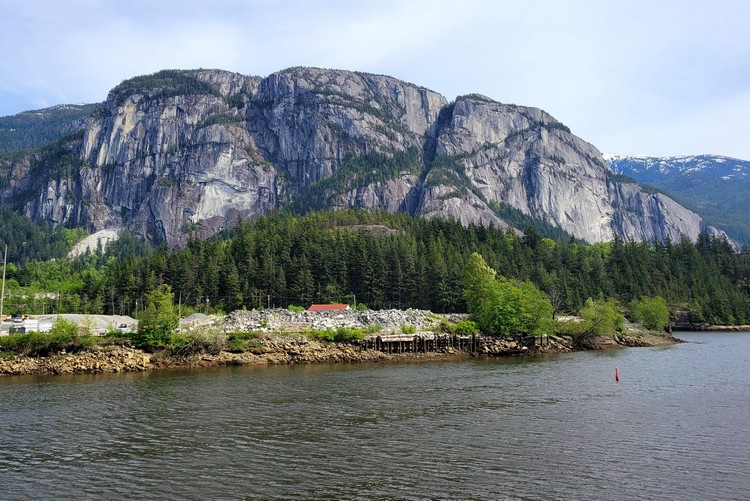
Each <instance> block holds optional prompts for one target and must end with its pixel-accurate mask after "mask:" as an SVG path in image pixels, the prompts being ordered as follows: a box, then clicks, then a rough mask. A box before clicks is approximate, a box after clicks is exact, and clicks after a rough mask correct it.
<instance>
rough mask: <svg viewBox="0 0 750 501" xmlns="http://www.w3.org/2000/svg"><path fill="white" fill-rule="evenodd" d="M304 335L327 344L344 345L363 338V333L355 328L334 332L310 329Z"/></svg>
mask: <svg viewBox="0 0 750 501" xmlns="http://www.w3.org/2000/svg"><path fill="white" fill-rule="evenodd" d="M305 334H306V335H307V336H308V337H309V338H311V339H315V340H318V341H326V342H329V343H333V342H337V343H344V342H349V341H354V340H360V339H364V338H365V333H364V331H363V330H362V329H359V328H357V327H339V328H338V329H336V330H333V329H326V330H321V329H312V330H309V331H307V332H305Z"/></svg>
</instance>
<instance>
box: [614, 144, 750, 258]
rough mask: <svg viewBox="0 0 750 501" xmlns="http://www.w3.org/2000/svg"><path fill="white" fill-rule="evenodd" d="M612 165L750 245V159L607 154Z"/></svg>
mask: <svg viewBox="0 0 750 501" xmlns="http://www.w3.org/2000/svg"><path fill="white" fill-rule="evenodd" d="M606 159H607V160H608V162H609V164H610V166H611V167H612V169H613V170H614V171H615V172H617V173H620V174H624V175H626V176H629V177H632V178H634V179H635V180H636V181H638V182H639V183H646V184H648V185H651V186H654V187H655V188H658V189H660V190H664V191H666V192H668V193H669V194H670V195H673V196H674V197H675V198H676V199H677V200H679V201H680V203H682V204H683V205H685V206H686V207H689V208H690V209H691V210H694V211H695V212H697V213H698V214H700V215H701V216H702V217H703V218H704V219H705V220H706V221H709V222H710V223H711V224H713V225H714V226H716V227H718V228H720V229H722V230H723V231H725V232H726V233H727V234H728V235H729V236H730V237H731V238H733V239H734V240H736V241H738V242H740V243H744V244H747V245H750V219H749V218H748V214H750V162H748V161H746V160H739V159H736V158H730V157H723V156H719V155H698V156H677V157H649V156H626V155H606Z"/></svg>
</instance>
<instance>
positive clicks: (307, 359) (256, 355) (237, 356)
mask: <svg viewBox="0 0 750 501" xmlns="http://www.w3.org/2000/svg"><path fill="white" fill-rule="evenodd" d="M682 342H684V341H682V340H680V339H678V338H675V337H672V336H669V335H667V334H665V335H661V334H654V333H644V332H640V333H637V334H634V333H630V334H628V335H602V336H596V337H595V338H594V339H593V340H592V342H590V343H588V345H587V346H585V347H581V346H575V345H574V343H573V340H572V339H571V338H565V337H558V336H550V340H549V343H548V344H546V345H545V346H531V347H529V346H523V345H520V344H518V343H517V342H516V341H513V340H508V339H498V340H497V341H495V342H494V343H493V344H490V345H488V346H483V347H482V351H481V352H480V353H470V352H468V351H463V350H458V349H455V348H445V349H443V350H440V351H435V352H428V353H384V352H381V351H377V350H373V349H363V348H362V347H361V346H358V345H356V344H349V343H327V342H320V341H314V340H309V339H307V338H304V337H280V336H279V337H273V336H269V337H267V338H264V339H262V340H261V343H260V346H259V347H257V348H256V349H254V350H253V351H252V352H251V351H244V352H240V353H234V352H229V351H220V352H218V353H197V354H189V355H185V356H181V355H179V354H173V353H166V352H156V353H147V352H145V351H143V350H140V349H136V348H132V347H130V346H128V345H127V344H112V345H104V346H97V347H94V348H91V349H88V350H84V351H81V352H78V353H64V352H62V353H59V354H55V355H51V356H48V357H27V356H18V357H15V358H13V359H11V360H0V377H2V376H23V375H59V374H98V373H102V374H104V373H119V372H144V371H152V370H168V369H185V368H203V367H222V366H263V365H265V366H270V365H299V364H332V363H344V364H353V363H366V362H381V363H382V362H385V363H387V362H400V361H437V360H451V359H454V360H461V359H471V358H481V357H485V358H490V357H518V356H521V357H527V356H536V355H543V354H556V353H568V352H573V351H590V350H601V349H613V348H626V347H654V346H669V345H674V344H678V343H682Z"/></svg>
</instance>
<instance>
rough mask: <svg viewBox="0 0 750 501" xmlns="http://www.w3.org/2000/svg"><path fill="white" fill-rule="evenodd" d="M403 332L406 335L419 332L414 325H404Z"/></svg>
mask: <svg viewBox="0 0 750 501" xmlns="http://www.w3.org/2000/svg"><path fill="white" fill-rule="evenodd" d="M401 332H402V333H404V334H414V333H415V332H417V328H416V327H414V326H413V325H408V324H403V325H402V326H401Z"/></svg>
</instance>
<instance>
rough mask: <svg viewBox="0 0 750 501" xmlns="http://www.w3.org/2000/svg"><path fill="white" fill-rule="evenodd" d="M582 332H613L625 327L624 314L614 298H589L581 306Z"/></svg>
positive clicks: (620, 330)
mask: <svg viewBox="0 0 750 501" xmlns="http://www.w3.org/2000/svg"><path fill="white" fill-rule="evenodd" d="M580 316H581V318H583V330H584V332H592V333H594V334H614V333H615V332H622V331H623V329H624V328H625V316H624V315H623V314H622V313H620V305H619V304H618V303H617V301H615V300H614V299H607V300H604V299H597V300H596V301H594V300H593V299H591V298H588V299H587V300H586V304H585V305H584V306H583V308H581V312H580Z"/></svg>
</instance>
